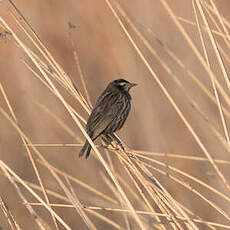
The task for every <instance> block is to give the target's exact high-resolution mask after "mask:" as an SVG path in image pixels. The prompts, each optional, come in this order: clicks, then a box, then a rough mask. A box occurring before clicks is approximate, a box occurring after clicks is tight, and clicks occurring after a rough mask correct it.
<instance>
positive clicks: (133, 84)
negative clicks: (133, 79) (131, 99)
mask: <svg viewBox="0 0 230 230" xmlns="http://www.w3.org/2000/svg"><path fill="white" fill-rule="evenodd" d="M136 85H137V84H136V83H129V90H130V89H131V88H132V87H133V86H136Z"/></svg>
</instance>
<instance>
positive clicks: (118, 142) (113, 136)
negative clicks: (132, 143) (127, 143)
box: [109, 133, 125, 151]
mask: <svg viewBox="0 0 230 230" xmlns="http://www.w3.org/2000/svg"><path fill="white" fill-rule="evenodd" d="M109 135H110V138H112V139H113V140H115V141H116V143H117V144H118V145H119V146H120V147H121V148H122V150H123V151H124V150H125V148H124V146H123V145H122V143H121V141H120V139H119V138H118V137H117V136H116V135H114V134H113V133H111V134H109Z"/></svg>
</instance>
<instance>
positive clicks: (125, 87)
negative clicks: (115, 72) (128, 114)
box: [110, 79, 137, 92]
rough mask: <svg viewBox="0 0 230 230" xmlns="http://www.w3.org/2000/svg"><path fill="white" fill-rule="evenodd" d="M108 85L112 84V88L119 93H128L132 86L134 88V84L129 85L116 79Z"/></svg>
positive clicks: (122, 80)
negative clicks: (119, 91)
mask: <svg viewBox="0 0 230 230" xmlns="http://www.w3.org/2000/svg"><path fill="white" fill-rule="evenodd" d="M110 84H112V86H113V87H116V88H117V89H119V90H121V91H127V92H128V91H129V90H130V89H131V88H132V87H133V86H136V85H137V84H135V83H130V82H128V81H126V80H124V79H117V80H114V81H112V82H111V83H110Z"/></svg>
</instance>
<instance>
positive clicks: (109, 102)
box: [79, 79, 137, 159]
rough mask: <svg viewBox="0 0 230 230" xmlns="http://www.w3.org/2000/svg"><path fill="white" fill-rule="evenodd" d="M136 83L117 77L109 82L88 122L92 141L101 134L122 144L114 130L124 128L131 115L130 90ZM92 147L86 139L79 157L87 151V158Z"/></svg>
mask: <svg viewBox="0 0 230 230" xmlns="http://www.w3.org/2000/svg"><path fill="white" fill-rule="evenodd" d="M136 85H137V84H136V83H130V82H128V81H127V80H124V79H117V80H114V81H112V82H110V83H109V84H108V86H107V87H106V89H105V90H104V91H103V92H102V94H101V95H100V96H99V97H98V99H97V101H96V104H95V106H94V107H93V109H92V111H91V114H90V116H89V118H88V121H87V124H86V132H87V134H88V135H89V137H90V138H91V139H92V141H95V140H96V139H97V138H98V137H99V136H101V137H102V139H103V140H104V141H105V140H107V141H108V142H111V140H113V139H115V140H116V141H117V142H118V143H119V144H120V142H119V139H118V138H117V137H116V136H115V135H114V132H116V131H117V130H119V129H121V128H122V126H123V125H124V123H125V121H126V119H127V117H128V115H129V112H130V109H131V99H132V98H131V95H130V93H129V90H130V89H131V88H132V87H134V86H136ZM91 148H92V147H91V145H90V143H89V142H88V140H86V141H85V144H84V146H83V147H82V149H81V151H80V152H79V157H82V156H83V155H84V154H85V152H86V154H85V158H86V159H87V158H88V157H89V155H90V151H91Z"/></svg>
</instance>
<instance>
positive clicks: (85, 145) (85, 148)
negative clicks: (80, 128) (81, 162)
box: [79, 140, 92, 159]
mask: <svg viewBox="0 0 230 230" xmlns="http://www.w3.org/2000/svg"><path fill="white" fill-rule="evenodd" d="M91 148H92V147H91V145H90V144H89V142H88V140H86V141H85V144H84V146H83V148H82V149H81V151H80V153H79V157H82V156H83V155H84V153H85V151H86V150H87V151H86V154H85V158H86V159H87V158H88V157H89V154H90V150H91Z"/></svg>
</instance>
